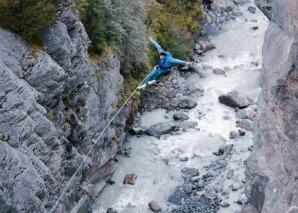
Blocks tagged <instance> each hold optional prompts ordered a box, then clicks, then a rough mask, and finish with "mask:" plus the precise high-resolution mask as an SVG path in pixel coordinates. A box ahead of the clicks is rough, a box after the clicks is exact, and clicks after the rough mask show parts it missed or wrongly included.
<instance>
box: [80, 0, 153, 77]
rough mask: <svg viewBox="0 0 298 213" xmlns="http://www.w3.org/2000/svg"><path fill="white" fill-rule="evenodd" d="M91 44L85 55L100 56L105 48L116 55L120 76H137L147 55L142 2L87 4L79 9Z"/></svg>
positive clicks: (93, 0) (104, 0) (95, 1)
mask: <svg viewBox="0 0 298 213" xmlns="http://www.w3.org/2000/svg"><path fill="white" fill-rule="evenodd" d="M79 11H80V16H81V19H82V22H83V24H84V26H85V29H86V32H87V34H88V36H89V38H90V40H91V41H92V44H91V47H90V49H89V52H91V53H96V54H102V53H103V51H104V48H105V46H106V45H108V46H111V47H112V48H113V49H114V51H115V52H117V54H118V56H119V59H120V61H121V72H122V73H123V74H129V75H138V69H139V68H140V67H143V62H144V61H145V57H146V53H147V50H146V49H147V36H146V25H145V24H144V20H145V18H146V15H147V13H146V4H145V0H122V1H108V0H89V1H88V2H84V4H82V5H81V7H79Z"/></svg>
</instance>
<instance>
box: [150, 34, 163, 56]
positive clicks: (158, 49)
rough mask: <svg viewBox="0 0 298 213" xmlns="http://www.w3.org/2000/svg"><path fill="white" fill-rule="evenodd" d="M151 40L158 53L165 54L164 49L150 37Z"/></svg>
mask: <svg viewBox="0 0 298 213" xmlns="http://www.w3.org/2000/svg"><path fill="white" fill-rule="evenodd" d="M149 40H150V41H151V43H152V44H153V46H154V47H155V48H156V49H157V51H158V53H161V52H165V51H164V50H163V49H162V47H161V46H160V45H159V44H158V43H157V42H156V41H154V40H153V38H152V37H149Z"/></svg>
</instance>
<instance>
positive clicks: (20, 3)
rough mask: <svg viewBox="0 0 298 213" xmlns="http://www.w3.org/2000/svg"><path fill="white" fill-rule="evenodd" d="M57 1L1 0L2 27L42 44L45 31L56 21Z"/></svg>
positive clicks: (29, 40) (0, 20)
mask: <svg viewBox="0 0 298 213" xmlns="http://www.w3.org/2000/svg"><path fill="white" fill-rule="evenodd" d="M56 10H57V0H0V17H1V18H0V27H3V28H6V29H8V30H11V31H13V32H15V33H17V34H19V35H20V36H21V37H22V38H23V39H25V40H27V41H28V42H30V43H34V44H41V41H42V35H43V33H44V31H45V29H46V28H47V27H48V26H50V25H51V24H53V23H55V21H56Z"/></svg>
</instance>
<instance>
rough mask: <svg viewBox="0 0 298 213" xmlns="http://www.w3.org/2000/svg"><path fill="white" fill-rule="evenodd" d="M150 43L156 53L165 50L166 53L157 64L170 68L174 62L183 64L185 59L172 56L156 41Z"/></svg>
mask: <svg viewBox="0 0 298 213" xmlns="http://www.w3.org/2000/svg"><path fill="white" fill-rule="evenodd" d="M152 44H153V46H154V47H155V48H156V49H157V51H158V53H161V52H165V54H166V55H165V58H164V59H163V60H160V61H159V66H162V67H163V68H164V69H171V68H172V66H173V65H174V64H179V65H185V63H186V61H182V60H179V59H176V58H173V57H172V55H171V53H169V52H167V51H164V50H163V49H162V48H161V46H160V45H159V44H158V43H157V42H156V41H153V42H152Z"/></svg>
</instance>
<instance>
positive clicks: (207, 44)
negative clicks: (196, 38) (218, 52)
mask: <svg viewBox="0 0 298 213" xmlns="http://www.w3.org/2000/svg"><path fill="white" fill-rule="evenodd" d="M199 45H200V46H201V48H200V49H201V50H203V52H207V51H209V50H212V49H215V48H216V47H215V45H214V44H213V43H211V41H209V40H205V41H200V42H199Z"/></svg>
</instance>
